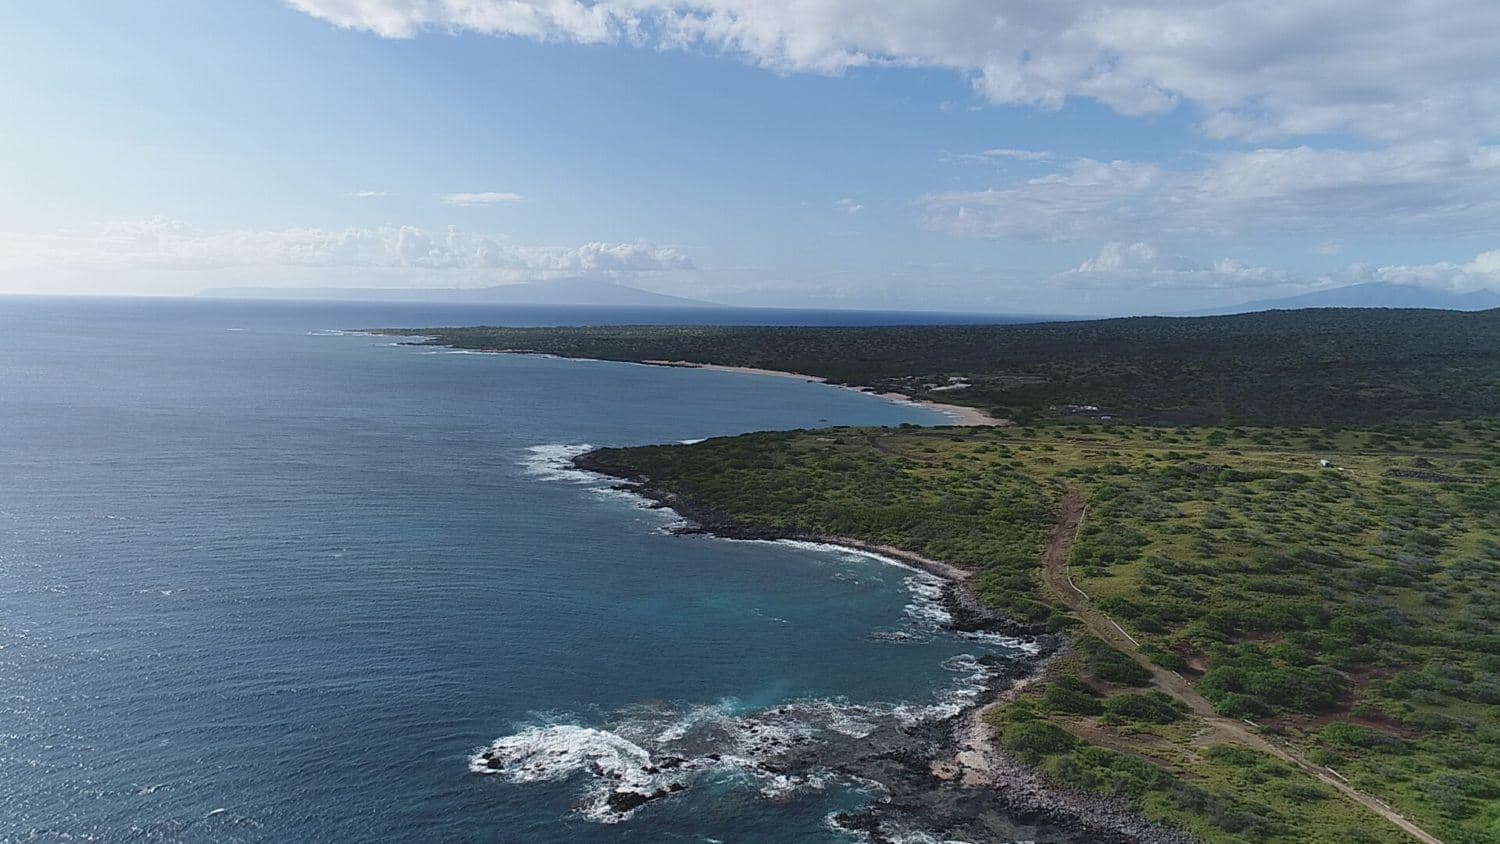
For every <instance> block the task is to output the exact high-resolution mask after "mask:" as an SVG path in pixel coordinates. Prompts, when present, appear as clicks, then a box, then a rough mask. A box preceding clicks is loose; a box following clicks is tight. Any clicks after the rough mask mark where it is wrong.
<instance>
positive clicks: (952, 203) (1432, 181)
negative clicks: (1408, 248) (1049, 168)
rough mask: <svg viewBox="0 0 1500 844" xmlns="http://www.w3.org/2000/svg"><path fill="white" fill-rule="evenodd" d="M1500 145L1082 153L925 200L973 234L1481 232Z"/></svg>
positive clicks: (1497, 192)
mask: <svg viewBox="0 0 1500 844" xmlns="http://www.w3.org/2000/svg"><path fill="white" fill-rule="evenodd" d="M1497 150H1500V148H1497V147H1491V146H1484V147H1478V148H1466V147H1462V146H1455V145H1453V144H1448V143H1443V142H1437V141H1433V142H1425V143H1417V144H1401V145H1397V146H1392V147H1387V148H1382V149H1362V150H1340V149H1315V148H1312V147H1307V146H1298V147H1287V148H1263V149H1255V150H1248V151H1237V152H1224V153H1217V154H1214V155H1211V156H1207V157H1206V158H1205V159H1204V160H1203V164H1202V165H1201V166H1200V167H1197V168H1195V169H1167V168H1165V167H1163V166H1161V165H1158V164H1153V163H1148V162H1138V161H1109V162H1105V161H1095V160H1093V159H1087V158H1084V159H1074V160H1071V161H1069V162H1067V163H1066V164H1064V165H1063V166H1062V167H1061V168H1059V169H1055V170H1053V172H1050V173H1046V174H1044V175H1041V176H1035V177H1032V178H1028V179H1024V180H1020V181H1017V182H1014V183H1011V184H1008V185H1005V186H1002V187H992V188H986V189H984V190H971V191H949V192H944V193H936V194H931V195H929V196H927V197H924V198H923V200H922V202H923V205H924V206H925V208H926V211H927V220H928V223H929V225H931V226H932V227H933V228H936V229H938V230H942V231H947V232H950V233H953V234H957V235H962V236H970V237H1001V238H1019V239H1050V240H1070V239H1097V238H1108V239H1119V240H1125V239H1142V238H1146V237H1151V236H1153V235H1155V234H1157V233H1160V232H1167V233H1171V234H1216V235H1236V234H1247V233H1255V232H1265V231H1297V232H1308V231H1339V230H1347V229H1355V230H1358V231H1363V232H1368V231H1372V230H1374V231H1381V230H1384V231H1401V232H1413V231H1438V230H1440V231H1442V232H1444V233H1446V234H1454V233H1478V232H1485V231H1489V230H1491V229H1492V228H1493V225H1494V220H1495V219H1496V215H1497V214H1500V164H1497V163H1496V162H1497V159H1500V155H1497V154H1496V153H1497Z"/></svg>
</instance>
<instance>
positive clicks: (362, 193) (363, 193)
mask: <svg viewBox="0 0 1500 844" xmlns="http://www.w3.org/2000/svg"><path fill="white" fill-rule="evenodd" d="M349 195H350V196H352V197H354V198H355V199H376V198H379V197H382V196H390V194H389V193H387V192H386V191H383V190H357V191H354V192H353V193H351V194H349Z"/></svg>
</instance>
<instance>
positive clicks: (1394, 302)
mask: <svg viewBox="0 0 1500 844" xmlns="http://www.w3.org/2000/svg"><path fill="white" fill-rule="evenodd" d="M1299 308H1431V309H1437V310H1447V311H1483V310H1488V309H1490V308H1500V293H1497V292H1495V291H1493V290H1473V291H1470V292H1467V293H1458V292H1454V291H1451V290H1437V289H1434V288H1431V287H1420V286H1417V285H1415V284H1390V283H1386V282H1370V283H1368V284H1349V285H1345V286H1343V287H1332V288H1328V289H1326V290H1315V291H1313V292H1311V293H1302V294H1300V295H1297V296H1286V297H1283V298H1280V299H1257V300H1255V301H1253V302H1245V303H1242V304H1239V305H1231V306H1229V307H1224V308H1212V309H1208V310H1203V311H1197V312H1196V313H1195V315H1197V316H1210V315H1216V314H1243V313H1251V312H1254V311H1271V310H1296V309H1299Z"/></svg>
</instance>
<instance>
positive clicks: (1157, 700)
mask: <svg viewBox="0 0 1500 844" xmlns="http://www.w3.org/2000/svg"><path fill="white" fill-rule="evenodd" d="M1186 711H1187V706H1186V705H1184V704H1183V703H1182V702H1181V701H1178V700H1177V699H1176V698H1173V697H1171V696H1170V695H1166V694H1163V693H1162V692H1159V691H1156V690H1155V689H1152V690H1151V691H1148V692H1127V693H1125V694H1123V695H1116V696H1114V697H1112V698H1110V699H1108V700H1106V701H1104V714H1105V717H1106V718H1109V719H1112V720H1114V721H1139V722H1142V723H1146V724H1171V723H1173V722H1175V721H1180V720H1182V717H1183V713H1185V712H1186Z"/></svg>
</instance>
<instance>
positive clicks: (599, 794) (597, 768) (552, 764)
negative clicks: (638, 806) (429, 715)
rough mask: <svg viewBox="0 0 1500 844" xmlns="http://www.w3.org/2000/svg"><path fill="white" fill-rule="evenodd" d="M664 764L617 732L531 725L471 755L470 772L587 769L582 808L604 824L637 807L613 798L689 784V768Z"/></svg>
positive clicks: (525, 777)
mask: <svg viewBox="0 0 1500 844" xmlns="http://www.w3.org/2000/svg"><path fill="white" fill-rule="evenodd" d="M663 765H664V766H666V767H659V766H658V765H656V764H654V763H653V762H652V759H651V754H650V753H648V752H647V751H646V750H645V749H643V748H642V747H640V746H639V745H637V744H635V743H634V742H632V741H630V740H628V739H625V738H623V737H621V736H620V735H618V734H616V733H613V732H610V731H608V730H599V729H594V728H592V727H580V726H575V725H572V724H560V725H554V726H550V727H533V728H531V729H528V730H523V731H521V732H519V733H517V734H515V735H513V736H506V737H504V738H499V739H496V740H495V741H494V742H493V743H492V744H490V746H489V747H488V748H486V749H485V750H482V751H480V752H478V753H475V754H474V755H473V756H472V757H470V759H469V770H471V771H473V772H475V773H479V774H488V775H493V776H499V777H503V778H505V779H507V780H509V781H511V782H517V783H527V782H544V781H559V780H565V779H568V778H570V777H572V776H574V775H576V774H579V773H587V774H589V775H590V776H591V777H592V778H593V782H592V783H591V784H590V786H589V788H588V800H587V802H586V803H584V804H583V805H582V807H581V812H582V814H583V815H584V816H585V817H587V818H589V819H590V820H595V821H599V822H602V823H615V822H618V821H621V820H625V819H626V818H628V817H629V816H630V815H631V814H632V812H633V810H634V808H635V807H634V806H632V807H631V808H629V809H625V810H620V809H617V808H616V807H615V806H614V805H612V804H611V802H610V798H611V797H612V796H615V795H620V794H635V795H642V796H646V797H657V796H664V795H665V794H668V793H670V792H671V791H675V790H682V789H683V788H686V780H687V779H688V778H689V775H690V774H691V769H690V768H688V767H687V766H686V765H683V764H677V763H672V764H670V765H669V766H668V765H667V763H663ZM627 805H628V804H627Z"/></svg>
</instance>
